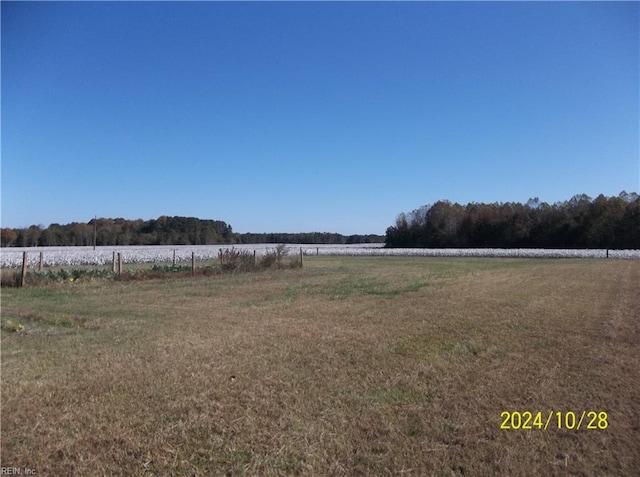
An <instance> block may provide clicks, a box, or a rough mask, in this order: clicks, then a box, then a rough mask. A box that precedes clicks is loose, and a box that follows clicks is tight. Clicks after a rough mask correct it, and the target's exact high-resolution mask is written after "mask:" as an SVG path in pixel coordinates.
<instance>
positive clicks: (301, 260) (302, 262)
mask: <svg viewBox="0 0 640 477" xmlns="http://www.w3.org/2000/svg"><path fill="white" fill-rule="evenodd" d="M302 257H303V253H302V247H300V268H303V267H304V259H303V258H302Z"/></svg>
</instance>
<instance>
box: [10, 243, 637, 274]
mask: <svg viewBox="0 0 640 477" xmlns="http://www.w3.org/2000/svg"><path fill="white" fill-rule="evenodd" d="M231 247H235V248H236V249H239V250H247V251H249V252H251V253H253V251H255V252H256V255H259V256H261V255H264V254H265V253H266V252H267V251H269V250H274V249H275V248H276V244H243V245H233V246H232V245H203V246H192V245H167V246H125V247H114V246H106V247H96V248H95V250H94V249H93V247H26V248H18V247H15V248H14V247H12V248H3V249H2V250H1V251H0V266H2V267H5V268H15V267H19V266H21V265H22V256H23V255H22V254H23V252H25V251H26V252H28V258H27V260H28V265H29V266H37V265H39V263H40V252H42V260H43V265H44V266H49V267H51V266H58V267H69V266H77V265H105V264H110V263H111V262H112V260H113V254H114V252H120V253H122V260H123V262H124V263H125V264H135V263H163V262H165V263H170V262H172V261H173V257H174V253H175V258H176V261H187V260H191V254H192V253H195V257H196V260H199V261H200V260H211V259H215V258H217V257H218V251H219V250H221V249H227V248H231ZM300 248H302V250H303V252H304V254H305V255H350V256H381V255H385V256H420V257H517V258H523V257H527V258H606V257H607V253H608V256H609V258H622V259H640V250H609V251H608V252H607V251H606V250H602V249H580V250H577V249H576V250H574V249H524V248H523V249H500V248H464V249H456V248H439V249H424V248H391V249H387V248H383V244H379V243H378V244H353V245H309V244H289V245H287V249H288V250H289V251H290V253H299V250H300Z"/></svg>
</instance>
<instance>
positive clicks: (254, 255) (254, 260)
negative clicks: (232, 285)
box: [253, 250, 257, 268]
mask: <svg viewBox="0 0 640 477" xmlns="http://www.w3.org/2000/svg"><path fill="white" fill-rule="evenodd" d="M256 265H257V264H256V251H255V250H254V251H253V268H255V267H256Z"/></svg>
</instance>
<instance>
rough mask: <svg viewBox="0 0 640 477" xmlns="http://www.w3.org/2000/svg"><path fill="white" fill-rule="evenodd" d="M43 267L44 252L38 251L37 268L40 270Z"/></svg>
mask: <svg viewBox="0 0 640 477" xmlns="http://www.w3.org/2000/svg"><path fill="white" fill-rule="evenodd" d="M43 267H44V252H40V265H39V266H38V270H40V271H42V268H43Z"/></svg>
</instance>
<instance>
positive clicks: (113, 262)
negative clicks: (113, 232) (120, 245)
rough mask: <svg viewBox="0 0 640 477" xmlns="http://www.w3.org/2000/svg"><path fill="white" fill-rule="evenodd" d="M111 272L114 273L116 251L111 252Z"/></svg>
mask: <svg viewBox="0 0 640 477" xmlns="http://www.w3.org/2000/svg"><path fill="white" fill-rule="evenodd" d="M111 271H112V272H113V273H116V251H115V250H114V251H113V258H112V259H111Z"/></svg>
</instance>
